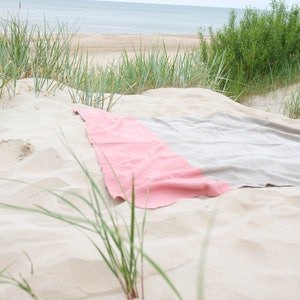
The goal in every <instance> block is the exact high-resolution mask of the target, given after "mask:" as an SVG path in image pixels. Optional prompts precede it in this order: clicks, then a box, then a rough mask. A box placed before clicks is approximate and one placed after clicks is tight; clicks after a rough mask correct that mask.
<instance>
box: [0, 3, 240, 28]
mask: <svg viewBox="0 0 300 300" xmlns="http://www.w3.org/2000/svg"><path fill="white" fill-rule="evenodd" d="M20 3H21V7H20V5H19V4H20ZM235 11H236V13H237V16H238V17H240V16H242V15H243V12H244V11H243V10H242V9H236V10H235ZM229 13H230V9H228V8H215V7H200V6H184V5H164V4H142V3H130V2H128V3H127V2H108V1H99V0H21V1H20V0H0V17H1V18H3V17H6V16H7V15H9V14H10V15H16V14H20V15H21V17H22V18H26V20H27V19H28V20H30V23H32V24H42V23H43V20H44V18H46V20H47V23H48V24H49V25H50V26H55V25H57V21H60V22H64V23H67V24H68V28H72V30H78V32H79V33H128V34H146V33H161V34H196V33H198V31H199V28H207V27H209V26H212V27H213V28H220V27H222V26H223V25H224V24H225V23H226V22H227V20H228V17H229Z"/></svg>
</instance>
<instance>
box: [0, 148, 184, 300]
mask: <svg viewBox="0 0 300 300" xmlns="http://www.w3.org/2000/svg"><path fill="white" fill-rule="evenodd" d="M66 147H67V149H68V150H69V151H70V153H71V154H72V155H73V157H74V159H75V160H76V161H77V163H78V165H79V166H80V168H81V170H82V171H83V173H84V175H85V177H86V179H87V184H88V185H89V187H90V192H89V197H85V196H83V195H80V194H77V193H74V192H64V193H62V191H53V190H45V189H43V190H42V191H46V192H48V193H50V194H52V195H54V196H55V197H57V198H58V199H59V200H60V201H61V202H62V203H64V204H65V205H66V206H67V207H68V210H69V211H70V212H72V213H70V214H64V213H60V212H57V211H52V210H49V209H46V208H44V207H41V206H39V205H36V206H35V207H20V206H13V205H9V204H5V203H0V207H2V208H5V209H13V210H21V211H24V212H25V211H27V212H30V213H38V214H42V215H45V216H48V217H51V218H54V219H57V220H59V221H62V222H65V223H68V224H71V225H73V226H74V227H76V228H77V229H79V230H80V231H81V232H82V233H83V234H84V235H85V236H86V237H87V238H88V240H89V241H90V242H91V243H92V245H93V246H94V247H95V248H96V250H97V252H98V253H99V255H100V257H101V258H102V259H103V261H104V262H105V264H106V265H107V267H108V268H109V270H110V271H111V272H112V274H113V275H114V276H115V277H116V279H117V280H118V282H119V284H120V287H121V289H122V290H123V292H124V295H125V298H126V299H128V300H134V299H141V300H142V299H145V295H144V278H143V268H144V261H146V262H148V263H149V265H150V266H151V267H153V268H154V269H155V270H156V271H157V272H158V273H159V275H160V276H161V277H162V279H163V280H165V281H166V283H167V284H168V285H169V287H170V288H171V289H172V290H173V292H174V296H175V297H176V299H181V300H182V297H181V295H180V293H179V292H178V291H177V289H176V287H175V286H174V285H173V283H172V282H171V280H170V279H169V278H168V276H167V275H166V273H165V272H164V271H163V270H162V269H161V268H160V267H159V266H158V265H157V264H156V263H155V261H153V260H152V259H151V258H150V257H149V256H148V255H147V254H146V253H145V252H144V248H143V241H144V228H145V223H146V211H145V213H144V217H143V219H142V224H141V227H139V226H138V221H137V218H136V208H135V193H134V177H133V178H132V193H131V195H125V194H124V198H125V199H127V202H128V203H129V205H130V220H129V222H128V221H127V220H125V219H124V217H123V216H122V215H121V214H120V213H118V211H117V209H116V207H112V206H111V205H110V202H109V199H106V198H105V197H104V196H103V194H102V192H101V190H100V188H99V187H98V185H97V183H96V181H95V180H94V179H93V177H92V175H91V174H90V173H89V171H88V169H87V167H86V166H85V164H84V163H83V162H82V161H80V160H79V159H78V157H77V156H76V155H75V153H74V152H73V150H72V149H71V148H69V147H68V145H67V144H66ZM112 171H113V170H112ZM116 180H117V181H118V178H116ZM119 184H120V188H122V185H121V183H120V182H119ZM83 206H84V207H85V208H86V209H87V212H84V211H83V209H82V207H83ZM90 233H91V234H92V235H94V236H95V238H93V237H92V235H91V234H90ZM4 271H5V270H4ZM4 271H2V273H0V274H1V275H2V278H6V279H7V281H6V282H7V283H16V284H17V285H18V286H20V284H19V281H17V280H15V279H14V277H11V276H7V275H5V274H4ZM4 283H5V282H4ZM20 283H21V284H23V283H24V287H25V288H24V290H25V289H26V290H27V292H28V293H29V294H30V293H31V292H32V291H31V289H30V286H29V285H27V281H26V280H25V279H24V278H23V277H21V281H20ZM22 287H23V285H22ZM30 295H31V294H30ZM32 295H34V294H33V293H32ZM32 295H31V296H32ZM34 299H36V298H34Z"/></svg>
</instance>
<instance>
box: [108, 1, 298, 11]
mask: <svg viewBox="0 0 300 300" xmlns="http://www.w3.org/2000/svg"><path fill="white" fill-rule="evenodd" d="M106 1H118V2H139V3H159V4H182V5H199V6H217V7H230V8H245V7H246V6H250V7H252V8H257V9H265V8H268V7H269V4H270V0H106ZM285 3H286V4H287V5H288V6H290V5H292V4H298V5H300V0H285Z"/></svg>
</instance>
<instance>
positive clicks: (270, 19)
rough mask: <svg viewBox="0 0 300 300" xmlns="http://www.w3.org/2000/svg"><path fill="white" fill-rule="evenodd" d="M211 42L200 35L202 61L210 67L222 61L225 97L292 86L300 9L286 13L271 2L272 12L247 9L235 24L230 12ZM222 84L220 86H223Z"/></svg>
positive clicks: (298, 58)
mask: <svg viewBox="0 0 300 300" xmlns="http://www.w3.org/2000/svg"><path fill="white" fill-rule="evenodd" d="M209 34H210V41H209V42H207V41H206V40H205V39H204V36H203V31H200V32H199V36H200V42H201V47H202V49H201V57H202V59H203V60H204V61H205V62H206V63H208V64H209V63H210V62H211V61H212V60H213V59H216V57H223V58H224V60H225V65H224V67H225V68H226V69H225V70H226V72H227V76H228V78H227V81H226V85H227V88H226V89H227V94H229V95H230V96H234V97H235V98H237V97H238V96H239V95H240V94H242V93H247V92H251V91H253V90H254V91H255V90H257V89H265V88H268V87H269V86H270V85H273V84H275V83H281V82H284V81H288V82H291V81H293V80H297V79H299V75H300V68H299V62H300V9H299V7H298V6H297V5H293V6H292V7H291V9H288V8H287V7H286V5H285V4H284V2H282V1H275V0H273V1H271V10H266V11H260V10H254V9H251V8H246V10H245V13H244V16H243V17H242V18H241V19H240V20H239V21H237V18H236V13H235V11H233V10H232V11H231V14H230V17H229V21H228V23H227V24H226V25H225V26H224V27H223V28H222V29H219V30H217V31H216V32H214V31H213V30H212V28H210V29H209ZM224 84H225V82H224V83H223V85H224Z"/></svg>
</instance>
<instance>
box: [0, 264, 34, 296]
mask: <svg viewBox="0 0 300 300" xmlns="http://www.w3.org/2000/svg"><path fill="white" fill-rule="evenodd" d="M0 284H9V285H13V286H16V287H18V288H19V289H21V290H23V291H24V293H26V294H27V295H28V296H30V297H31V298H32V299H33V300H39V299H38V297H37V296H36V294H35V293H34V292H33V290H32V288H31V286H30V284H29V283H28V281H27V280H26V279H25V278H24V276H23V275H22V274H19V276H18V277H16V276H13V275H11V274H10V273H9V268H8V267H6V268H4V269H3V270H0Z"/></svg>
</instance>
